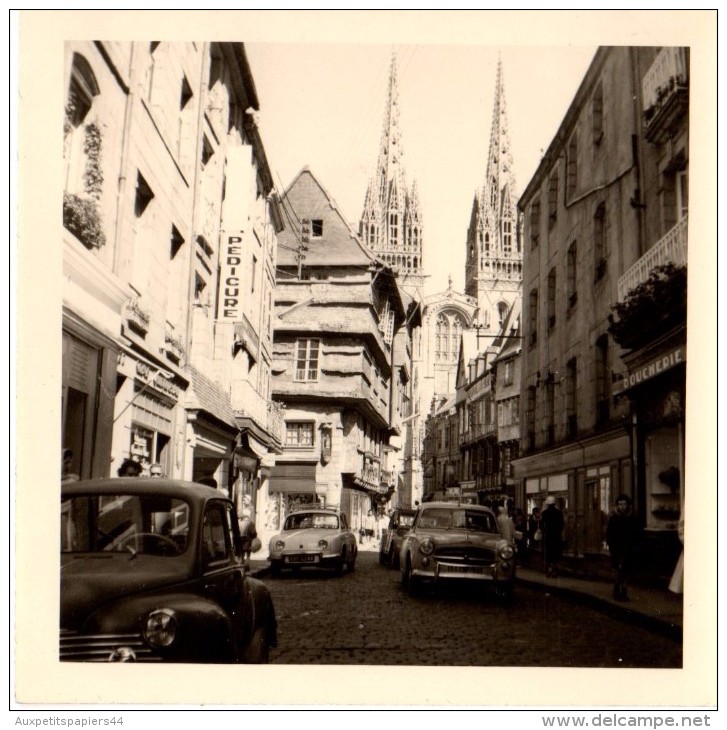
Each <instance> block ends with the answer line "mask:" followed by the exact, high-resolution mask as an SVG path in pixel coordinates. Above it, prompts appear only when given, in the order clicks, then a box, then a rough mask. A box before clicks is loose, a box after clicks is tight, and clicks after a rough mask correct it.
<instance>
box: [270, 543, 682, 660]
mask: <svg viewBox="0 0 727 730" xmlns="http://www.w3.org/2000/svg"><path fill="white" fill-rule="evenodd" d="M265 583H266V584H267V585H268V587H269V588H270V591H271V593H272V595H273V600H274V602H275V607H276V611H277V616H278V625H279V631H278V638H279V646H278V648H277V649H275V650H273V651H272V654H271V662H272V663H275V664H380V665H396V664H399V665H407V664H410V665H434V666H466V665H473V666H522V667H531V666H532V667H537V666H543V667H547V666H555V667H672V668H674V667H680V666H681V662H682V655H681V645H680V644H679V643H678V642H675V641H672V640H669V639H667V638H664V637H662V636H658V635H656V634H654V633H652V632H650V631H648V630H646V629H643V628H639V627H637V626H631V625H629V624H627V623H625V622H622V621H618V620H615V619H613V618H609V617H608V616H606V615H604V614H602V613H599V612H597V611H594V610H591V609H589V608H585V607H582V606H578V605H574V604H572V603H569V602H568V601H565V600H563V599H561V598H558V597H556V596H552V595H548V594H545V593H538V592H536V591H533V590H531V589H528V588H526V587H523V586H517V588H516V592H515V600H514V602H513V603H512V604H510V605H506V604H502V603H500V602H498V601H497V600H496V599H495V598H494V596H492V595H490V594H489V593H484V592H483V593H479V594H474V595H473V593H472V591H471V589H468V588H467V587H465V588H464V589H462V590H453V589H449V590H447V591H446V592H445V591H441V592H436V593H434V592H429V593H427V592H425V593H424V594H423V595H422V596H421V597H418V598H410V597H408V596H407V595H406V594H405V593H404V591H403V590H402V588H401V585H400V578H399V572H398V571H392V570H387V569H385V568H383V567H381V566H379V564H378V555H377V553H376V552H373V551H371V550H367V551H366V552H364V551H362V552H360V553H359V556H358V560H357V563H356V570H355V572H354V573H344V575H343V576H342V577H341V578H336V577H334V576H333V574H332V573H328V572H324V571H308V572H305V571H303V572H300V573H298V574H294V573H291V572H287V571H286V572H284V573H283V574H282V575H281V576H280V577H279V578H271V577H268V578H265Z"/></svg>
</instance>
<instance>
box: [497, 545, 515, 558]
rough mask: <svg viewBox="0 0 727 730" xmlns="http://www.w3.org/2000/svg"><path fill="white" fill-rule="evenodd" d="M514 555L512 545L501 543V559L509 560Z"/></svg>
mask: <svg viewBox="0 0 727 730" xmlns="http://www.w3.org/2000/svg"><path fill="white" fill-rule="evenodd" d="M513 555H515V551H514V550H513V549H512V545H503V546H502V547H501V548H500V557H501V558H502V559H503V560H510V558H512V556H513Z"/></svg>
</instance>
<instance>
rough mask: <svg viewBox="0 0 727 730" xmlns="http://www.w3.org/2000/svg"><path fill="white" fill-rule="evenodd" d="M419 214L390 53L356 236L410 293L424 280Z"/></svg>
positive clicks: (393, 62) (394, 63)
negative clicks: (375, 151)
mask: <svg viewBox="0 0 727 730" xmlns="http://www.w3.org/2000/svg"><path fill="white" fill-rule="evenodd" d="M422 228H423V226H422V215H421V211H420V207H419V195H418V193H417V187H416V182H414V183H413V184H412V187H411V190H409V189H408V187H407V184H406V176H405V172H404V151H403V148H402V144H401V129H400V128H399V89H398V86H397V78H396V56H395V54H392V56H391V68H390V71H389V96H388V101H387V105H386V112H385V116H384V128H383V130H382V133H381V144H380V146H379V158H378V162H377V166H376V175H375V177H374V178H372V179H371V180H369V184H368V188H367V189H366V199H365V201H364V208H363V213H362V214H361V221H360V223H359V235H360V236H361V240H362V241H363V243H364V244H365V245H366V246H368V248H369V249H370V250H371V251H372V252H373V253H374V254H375V255H376V256H377V257H378V258H379V259H381V260H382V261H383V262H384V263H386V264H388V265H389V266H391V267H392V268H396V269H397V270H398V272H399V282H400V284H401V285H402V287H403V288H404V289H405V290H407V291H409V293H413V292H414V290H415V289H417V288H419V287H421V286H422V284H423V281H424V276H423V262H422Z"/></svg>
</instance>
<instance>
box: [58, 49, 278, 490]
mask: <svg viewBox="0 0 727 730" xmlns="http://www.w3.org/2000/svg"><path fill="white" fill-rule="evenodd" d="M65 63H66V69H65V70H66V113H65V122H64V150H63V154H64V162H65V166H64V169H65V186H64V199H63V223H64V233H63V247H64V248H63V266H64V290H63V369H62V372H63V412H62V413H63V416H62V417H63V421H62V438H63V444H62V445H63V446H64V447H66V448H70V449H72V451H73V452H74V461H73V463H72V471H74V472H75V473H78V474H79V475H80V476H82V477H89V476H115V475H116V470H117V468H118V466H119V464H120V462H121V461H122V460H123V459H124V458H133V459H135V460H137V461H139V462H140V463H141V465H142V469H143V472H144V473H146V472H148V468H149V466H150V465H151V464H152V463H154V462H159V463H161V465H162V467H163V470H164V472H165V474H166V475H167V476H169V477H176V478H184V479H198V478H202V477H203V476H212V477H214V478H215V479H216V481H217V484H218V486H219V487H220V488H221V489H223V490H225V491H227V492H228V493H230V494H232V495H233V496H234V495H236V494H238V495H239V494H240V493H241V492H240V490H241V489H242V488H243V482H245V484H246V486H245V487H244V488H246V489H247V490H248V491H252V490H253V487H254V486H255V484H256V480H259V479H260V476H261V475H260V467H261V461H262V457H263V456H265V455H267V454H269V453H274V452H275V450H276V449H277V450H279V438H280V431H279V426H280V424H279V423H278V425H277V426H276V424H275V419H274V418H271V416H270V412H269V410H268V400H269V372H270V361H271V352H270V350H271V348H270V343H271V341H272V335H271V325H272V322H271V316H270V309H271V303H272V288H273V286H274V274H273V272H274V265H275V258H274V257H275V253H276V246H275V234H276V231H277V230H279V229H280V227H281V225H282V220H281V219H280V218H279V217H276V201H275V199H274V198H273V197H271V192H272V181H271V177H270V172H269V169H268V165H267V160H266V157H265V151H264V148H263V145H262V142H261V140H260V137H259V134H258V132H257V129H256V127H255V122H254V114H250V113H248V111H249V112H254V110H256V109H257V108H258V106H259V105H258V100H257V96H256V93H255V87H254V83H253V80H252V75H251V71H250V68H249V65H248V63H247V58H246V56H245V50H244V46H243V45H242V44H239V43H220V44H217V43H211V44H210V43H194V42H189V43H167V42H161V41H154V42H151V43H147V42H144V43H142V42H133V43H132V42H118V43H117V42H101V41H97V42H74V43H68V44H67V45H66V53H65ZM233 236H237V237H238V238H240V239H241V240H240V241H235V244H236V245H237V244H239V248H240V253H239V256H240V258H241V263H240V265H239V267H238V270H237V272H236V274H235V275H232V276H236V277H237V278H238V279H239V282H238V285H235V287H238V286H239V291H237V292H236V293H232V288H233V287H232V282H230V281H224V280H222V279H221V277H220V276H219V273H218V272H219V270H220V268H222V269H224V267H225V265H226V264H225V261H224V260H223V259H222V249H223V247H224V246H227V245H228V244H229V243H230V238H231V237H233ZM228 253H229V252H228ZM226 273H227V275H228V276H230V275H231V274H230V272H229V271H227V272H226ZM243 291H244V294H245V296H244V297H243V296H242V293H243ZM234 298H237V299H238V300H239V302H241V306H240V307H239V309H238V310H236V311H235V315H234V316H228V315H227V314H226V310H231V309H232V307H231V306H230V305H228V303H227V302H226V301H225V300H226V299H234ZM266 312H267V316H266V314H265V313H266ZM250 393H254V394H255V396H256V397H255V398H254V399H253V398H251V397H250ZM251 402H254V403H255V404H256V405H257V406H258V407H257V408H255V409H254V413H252V412H251V406H250V405H249V404H250V403H251ZM240 419H242V423H241V422H240ZM276 427H277V428H278V432H277V433H276ZM253 432H255V433H256V436H255V439H256V441H255V443H252V439H251V438H247V436H246V434H247V433H251V434H252V433H253ZM251 452H254V453H251ZM245 459H247V461H244V460H245Z"/></svg>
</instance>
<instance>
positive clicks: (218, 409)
mask: <svg viewBox="0 0 727 730" xmlns="http://www.w3.org/2000/svg"><path fill="white" fill-rule="evenodd" d="M190 371H191V374H192V384H191V387H190V388H188V389H187V400H186V404H185V406H186V408H187V410H192V411H194V410H200V411H205V412H206V413H209V414H210V415H211V416H214V417H215V418H216V419H217V420H218V421H220V422H222V423H224V424H225V425H227V426H230V427H231V428H233V429H234V430H235V431H237V430H238V429H237V422H236V421H235V413H234V411H233V410H232V401H231V400H230V394H229V393H226V392H225V391H223V390H222V386H220V385H218V384H217V383H215V382H213V381H212V380H210V379H209V378H208V377H207V376H206V375H203V374H202V373H201V372H200V371H199V370H197V369H196V368H194V367H190Z"/></svg>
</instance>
